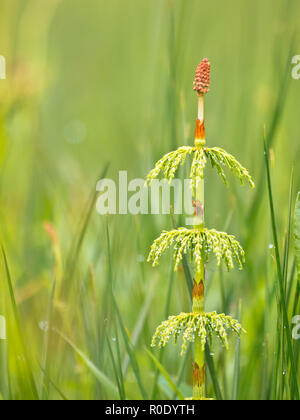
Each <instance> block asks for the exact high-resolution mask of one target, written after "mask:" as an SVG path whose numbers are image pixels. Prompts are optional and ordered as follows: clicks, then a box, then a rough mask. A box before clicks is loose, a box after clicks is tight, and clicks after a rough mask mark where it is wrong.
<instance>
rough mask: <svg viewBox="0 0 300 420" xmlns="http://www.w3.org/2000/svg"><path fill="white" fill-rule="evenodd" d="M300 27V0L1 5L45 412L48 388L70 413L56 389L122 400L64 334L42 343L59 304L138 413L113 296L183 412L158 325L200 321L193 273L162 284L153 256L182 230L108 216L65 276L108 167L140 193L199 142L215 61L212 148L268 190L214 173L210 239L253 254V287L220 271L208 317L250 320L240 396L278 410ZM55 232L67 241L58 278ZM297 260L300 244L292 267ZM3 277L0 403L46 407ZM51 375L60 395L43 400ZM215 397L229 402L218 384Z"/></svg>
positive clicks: (16, 257)
mask: <svg viewBox="0 0 300 420" xmlns="http://www.w3.org/2000/svg"><path fill="white" fill-rule="evenodd" d="M299 13H300V4H299V1H297V0H289V1H286V0H264V1H261V0H251V1H246V0H227V1H226V2H224V1H221V0H211V1H209V2H204V1H202V0H174V1H171V0H143V1H142V0H110V1H109V2H108V1H102V0H0V54H1V55H3V56H4V57H5V58H6V62H7V70H6V71H7V78H6V80H1V81H0V233H1V243H2V244H3V246H4V248H5V250H6V253H7V257H8V261H9V267H10V271H11V276H12V281H13V284H14V289H15V296H16V300H17V305H18V311H19V314H20V324H21V329H22V333H23V335H24V340H25V346H26V348H27V351H28V353H29V359H30V370H31V372H32V373H33V376H34V378H35V380H36V383H37V387H38V390H39V395H40V396H41V395H42V394H43V391H42V390H43V389H44V398H49V399H55V398H58V397H60V396H61V395H59V393H58V392H57V389H56V388H55V386H56V387H57V388H59V389H60V390H61V391H62V392H63V393H64V395H65V396H67V398H76V399H94V398H98V399H103V398H112V394H111V393H110V391H109V389H107V388H106V387H105V386H103V384H102V383H99V381H97V379H96V378H95V376H94V375H93V374H92V373H91V372H90V371H89V369H88V368H87V366H86V364H85V363H84V362H83V361H82V359H81V358H80V357H78V355H76V353H74V350H73V349H72V348H71V347H70V345H69V344H68V343H66V342H65V341H64V340H63V339H62V338H61V337H60V336H59V334H58V333H57V332H53V333H51V334H50V337H48V335H47V334H45V333H44V332H43V330H42V329H41V328H40V327H41V324H40V323H41V322H43V321H45V320H47V319H48V317H49V302H52V303H51V305H52V304H53V308H54V309H53V325H54V327H55V329H56V330H59V331H61V332H62V333H63V334H65V335H66V336H67V337H68V338H69V339H71V340H72V342H73V343H75V344H76V346H78V348H79V349H81V350H82V351H83V352H84V353H85V354H86V355H87V356H88V357H89V358H90V360H92V361H93V363H94V364H95V365H96V366H97V367H98V368H99V369H100V370H101V371H102V372H103V373H104V374H105V375H106V376H107V377H108V378H110V379H111V381H112V382H114V383H115V382H116V381H115V376H114V372H113V368H112V362H111V356H110V353H109V347H108V345H107V342H106V339H105V331H106V334H107V337H108V340H109V341H110V344H111V346H112V351H113V354H114V355H115V357H116V358H117V355H116V354H117V346H118V344H117V343H119V346H120V353H121V354H120V357H121V361H122V364H123V371H124V374H125V375H124V382H125V388H126V397H127V398H131V399H138V398H141V392H140V389H139V386H138V384H137V380H136V377H135V375H134V371H133V369H132V366H131V364H130V363H129V365H128V369H126V367H127V350H126V346H125V345H124V340H122V338H121V332H120V331H119V333H118V336H116V331H115V325H116V324H118V323H117V322H116V317H115V309H114V307H113V305H112V303H111V291H110V290H111V289H110V286H111V287H112V290H113V294H114V296H115V298H116V300H117V304H118V307H119V310H120V313H121V316H122V320H123V323H124V326H125V328H126V329H127V332H128V335H129V337H130V340H132V342H133V349H134V350H133V352H134V355H135V357H136V360H137V363H138V365H139V370H140V374H141V377H142V381H143V383H144V386H145V389H146V391H147V397H148V398H151V397H153V396H154V395H155V397H156V398H171V397H172V392H171V391H170V389H169V388H168V386H167V385H166V383H165V380H164V379H163V378H162V377H159V378H158V382H159V386H158V389H157V392H156V394H153V393H152V388H153V384H154V381H155V375H156V370H155V367H154V365H153V363H152V361H151V359H149V356H148V355H147V353H146V351H145V347H148V348H149V345H150V342H151V336H152V333H153V331H154V329H155V327H156V325H157V324H158V323H159V322H160V321H161V320H162V319H164V318H165V316H166V315H169V314H177V313H179V312H180V311H185V310H186V311H188V310H189V305H190V304H189V298H188V294H187V291H186V285H185V280H184V275H183V272H182V271H181V272H179V273H178V274H175V275H174V277H172V274H171V255H167V256H166V257H164V259H163V260H162V264H161V266H160V267H159V268H156V269H152V268H151V267H150V266H148V264H147V263H146V262H145V260H146V257H147V253H148V249H149V246H150V244H151V243H152V241H153V240H154V239H155V238H156V237H157V236H158V234H159V233H160V231H161V229H163V228H166V229H168V228H170V227H171V226H172V222H171V220H170V217H167V216H152V215H147V216H132V215H124V216H110V217H108V218H106V217H105V216H101V215H99V214H97V212H96V208H95V206H94V207H93V210H92V214H91V217H90V219H89V223H88V228H87V230H86V234H85V236H84V240H83V242H82V244H81V246H80V252H78V254H76V258H75V259H74V260H72V259H71V265H72V267H71V268H70V266H69V265H70V264H69V265H68V261H70V257H69V256H70V249H72V246H73V245H74V244H76V243H77V241H78V238H79V236H80V229H81V228H80V227H81V225H82V223H83V221H84V220H85V217H86V213H87V208H88V203H89V199H90V198H89V197H90V196H91V194H93V193H94V191H95V185H96V182H97V180H98V179H99V175H100V173H101V172H102V171H103V168H104V167H105V165H106V164H107V163H109V164H110V166H109V170H108V173H107V176H108V177H109V178H112V179H117V178H118V171H120V170H127V171H128V177H129V179H132V178H145V177H146V175H147V173H148V171H149V170H150V169H151V168H152V167H153V164H154V163H155V161H156V160H157V159H158V158H160V157H161V156H162V155H163V154H165V153H167V152H168V151H170V150H173V149H174V148H176V147H178V146H180V145H187V144H192V142H193V130H194V122H195V117H196V106H197V97H196V95H195V94H194V92H193V90H192V82H193V77H194V71H195V67H196V66H197V64H198V63H199V61H200V60H201V59H202V58H203V57H208V58H209V59H210V61H211V63H212V75H211V92H210V93H209V94H208V95H207V99H206V128H207V142H208V144H209V145H211V146H220V147H223V148H225V149H226V150H228V151H229V152H230V153H233V154H234V155H235V156H236V157H237V158H238V159H239V160H240V161H241V162H242V163H243V164H244V165H245V166H246V167H247V168H248V169H249V171H250V172H251V174H252V175H253V177H254V179H255V181H256V184H257V188H256V190H254V191H250V190H249V189H248V188H247V187H245V188H240V187H239V185H238V183H237V182H236V181H235V180H234V179H233V178H232V177H230V178H229V179H230V183H229V188H228V189H226V188H225V187H224V185H223V184H222V183H221V182H220V180H219V179H218V177H216V176H215V174H214V172H213V171H211V170H208V171H207V183H206V205H207V216H206V218H207V225H208V226H209V227H215V228H217V229H227V230H228V231H229V232H230V233H233V234H235V235H236V236H237V237H238V238H239V239H240V241H241V243H242V244H243V246H244V247H245V249H246V251H247V264H246V267H245V270H244V271H243V272H238V271H237V272H233V273H230V274H229V275H228V274H227V273H225V271H224V272H221V273H220V271H219V269H217V268H216V266H215V263H214V262H213V261H212V262H210V263H209V267H208V268H209V270H208V271H209V276H208V293H207V309H208V310H217V311H223V310H226V311H227V312H228V313H230V314H231V315H233V316H236V313H237V306H238V302H239V300H240V299H241V300H242V320H243V325H244V326H245V328H246V329H247V335H246V336H244V337H243V339H242V342H241V357H240V375H239V388H238V394H237V397H238V398H245V399H252V398H258V399H262V398H267V397H268V396H270V395H269V388H270V383H271V380H272V379H271V378H272V373H273V370H274V366H273V364H272V363H273V354H274V343H275V331H276V323H277V322H276V316H277V313H276V300H275V294H274V293H272V290H273V285H274V284H275V282H276V277H275V262H274V250H273V249H272V248H270V244H272V236H271V225H270V217H269V209H268V202H267V190H266V176H265V170H264V166H263V162H264V156H263V127H264V125H266V130H267V135H271V137H270V138H269V142H270V146H271V148H272V151H271V156H272V181H273V189H274V191H273V192H274V200H275V208H276V216H277V222H278V228H279V233H280V246H282V247H283V244H284V235H285V233H286V228H287V220H288V205H289V200H288V199H289V183H290V177H291V170H292V165H293V162H294V163H295V187H294V190H293V197H294V199H295V197H296V191H298V190H299V189H300V178H299V165H298V161H299V157H300V146H299V106H300V81H296V80H293V79H292V76H291V68H292V67H291V60H292V57H293V56H295V55H297V54H300V45H299V29H300V28H299V25H300V23H299ZM46 222H48V223H51V225H52V226H53V229H54V230H55V232H56V234H57V238H58V239H57V242H56V252H57V253H58V255H60V257H61V264H59V268H58V269H55V258H54V257H53V246H52V242H51V239H50V238H49V235H48V234H47V233H46V231H45V228H44V225H45V223H46ZM178 222H180V220H178ZM107 230H108V232H109V237H110V248H111V263H110V258H109V252H108V248H107ZM293 255H294V254H293V246H291V262H292V261H293V258H294V257H293ZM1 265H2V267H1V277H0V313H1V314H3V315H5V316H6V318H7V323H8V325H7V328H8V330H7V335H8V339H7V340H6V341H5V342H3V341H2V342H1V346H0V352H1V358H0V360H1V362H0V363H1V366H2V372H4V373H3V374H0V375H1V376H2V378H1V380H0V395H1V397H2V398H14V399H26V398H32V397H33V394H32V389H31V385H30V383H29V380H28V372H27V370H28V368H27V367H26V363H24V360H23V356H22V348H21V345H20V340H19V334H18V332H17V328H16V322H15V319H14V316H13V311H12V305H11V300H10V296H9V294H8V285H7V280H6V276H5V270H4V265H3V264H2V263H1ZM290 266H292V263H291V264H290ZM56 268H57V267H56ZM91 273H92V274H91ZM54 279H55V280H56V294H55V298H54V300H53V301H52V300H51V288H52V285H53V281H54ZM170 279H171V282H172V281H173V283H171V285H172V293H171V296H170V305H169V306H168V305H167V303H166V302H167V296H168V289H169V287H170ZM220 279H223V283H222V282H221V281H220ZM220 284H221V285H222V284H223V286H224V290H223V293H224V296H225V301H222V287H220ZM267 286H268V288H269V289H267ZM268 290H271V292H270V293H268ZM293 293H294V290H293ZM151 296H152V298H151ZM51 305H50V306H51ZM166 305H167V306H166ZM290 315H293V314H290ZM105 326H106V327H105ZM118 330H119V328H118ZM45 335H46V336H47V337H48V338H49V344H48V345H47V339H46V338H45ZM45 342H46V344H45ZM231 344H232V346H231V350H230V351H229V352H227V353H226V354H224V351H223V350H222V349H220V348H219V345H218V344H217V343H215V346H214V356H213V357H214V360H215V365H216V369H217V373H218V379H219V381H220V386H221V389H222V392H223V394H224V397H226V398H231V397H232V388H233V378H234V361H235V341H234V340H232V343H231ZM45 348H47V349H48V351H47V352H45ZM179 349H180V347H179V344H177V345H176V346H173V345H169V346H168V348H167V349H166V350H165V352H164V354H163V358H162V359H161V360H162V361H163V365H164V367H165V368H166V369H167V371H168V372H169V374H170V375H171V376H172V378H175V379H177V378H178V371H179V370H180V369H181V367H182V366H183V365H182V361H181V359H180V356H179ZM45 354H46V356H45ZM155 355H156V356H157V357H160V356H159V352H158V351H155ZM45 358H46V359H45ZM45 360H47V362H46V365H44V366H46V368H47V372H48V373H47V375H48V376H47V377H48V379H49V378H51V383H52V385H51V384H50V385H49V384H48V385H47V386H46V387H43V386H42V381H43V375H42V371H41V369H40V365H42V366H43V363H44V362H45ZM185 362H186V365H184V366H185V368H184V367H183V370H182V372H183V377H182V382H181V389H182V391H183V392H184V394H185V395H186V396H188V395H189V394H190V392H191V390H190V385H191V374H190V364H191V352H190V353H189V356H188V358H187V360H186V361H185ZM7 368H8V369H7ZM54 384H55V386H54ZM45 389H46V391H45ZM208 393H209V395H210V396H212V397H214V391H213V387H212V384H211V381H210V378H209V376H208Z"/></svg>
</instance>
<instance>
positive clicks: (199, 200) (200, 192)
mask: <svg viewBox="0 0 300 420" xmlns="http://www.w3.org/2000/svg"><path fill="white" fill-rule="evenodd" d="M199 121H200V123H201V124H204V96H203V95H199V97H198V121H197V124H198V123H199ZM195 137H196V139H195V144H196V145H197V144H199V140H200V141H202V142H203V146H204V145H205V140H204V139H203V140H201V139H199V138H198V136H197V129H196V136H195ZM201 175H202V176H201V178H200V179H199V180H198V182H197V184H196V192H195V229H199V230H201V229H203V228H204V225H205V217H204V209H205V188H204V172H203V173H202V174H201ZM204 259H205V255H204V253H203V252H202V258H201V264H200V267H199V268H198V269H196V273H195V281H194V290H193V312H196V313H204V312H205V293H204V292H205V266H204ZM202 398H205V352H204V351H203V349H202V344H201V340H200V337H199V336H196V337H195V363H194V374H193V399H194V400H199V399H202Z"/></svg>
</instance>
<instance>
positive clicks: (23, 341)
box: [1, 246, 39, 400]
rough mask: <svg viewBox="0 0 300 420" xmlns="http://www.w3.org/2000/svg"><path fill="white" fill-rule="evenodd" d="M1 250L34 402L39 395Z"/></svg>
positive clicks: (12, 288) (10, 280) (8, 273)
mask: <svg viewBox="0 0 300 420" xmlns="http://www.w3.org/2000/svg"><path fill="white" fill-rule="evenodd" d="M1 248H2V256H3V260H4V266H5V273H6V279H7V283H8V289H9V294H10V299H11V304H12V310H13V314H14V318H15V323H16V326H17V330H18V335H19V337H20V342H21V346H22V351H23V354H24V360H25V364H26V368H27V372H28V377H29V382H30V384H31V388H32V389H31V390H32V394H33V396H34V398H35V399H36V400H38V399H39V395H38V391H37V387H36V384H35V380H34V377H33V373H32V368H31V365H30V362H29V357H28V354H27V350H26V346H25V340H24V337H23V333H22V328H21V323H20V317H19V312H18V308H17V304H16V299H15V293H14V287H13V283H12V279H11V275H10V270H9V267H8V261H7V257H6V253H5V250H4V247H3V246H1Z"/></svg>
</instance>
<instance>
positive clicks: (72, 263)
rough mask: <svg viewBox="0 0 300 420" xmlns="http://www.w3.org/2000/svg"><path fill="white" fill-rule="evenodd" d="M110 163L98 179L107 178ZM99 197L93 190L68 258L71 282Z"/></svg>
mask: <svg viewBox="0 0 300 420" xmlns="http://www.w3.org/2000/svg"><path fill="white" fill-rule="evenodd" d="M109 166H110V164H109V163H107V164H106V165H105V167H104V169H103V171H102V172H101V175H100V177H99V178H98V179H100V180H101V179H103V178H105V176H106V174H107V171H108V168H109ZM97 197H98V192H97V191H96V189H95V191H94V190H93V192H92V194H91V197H90V200H89V203H88V205H87V210H86V214H85V216H84V218H83V223H82V225H81V227H80V228H79V232H78V234H77V235H76V238H77V239H76V240H75V241H74V244H75V245H74V248H73V247H72V248H71V251H70V254H69V257H68V259H67V264H66V267H67V268H66V273H65V275H64V279H65V280H67V281H68V282H70V280H71V279H72V278H73V275H74V272H75V269H76V266H77V262H78V257H79V253H80V250H81V247H82V244H83V241H84V238H85V234H86V231H87V228H88V225H89V222H90V219H91V216H92V214H93V211H94V208H95V204H96V201H97Z"/></svg>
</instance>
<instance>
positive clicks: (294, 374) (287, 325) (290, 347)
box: [264, 138, 300, 400]
mask: <svg viewBox="0 0 300 420" xmlns="http://www.w3.org/2000/svg"><path fill="white" fill-rule="evenodd" d="M264 154H265V164H266V172H267V185H268V196H269V206H270V212H271V225H272V232H273V239H274V247H275V258H276V266H277V276H278V282H279V291H280V303H281V309H282V315H283V321H284V328H285V335H286V339H287V350H288V358H289V361H290V364H291V377H292V394H295V396H296V398H297V399H298V400H299V398H300V395H299V389H298V383H297V371H296V365H295V360H294V354H293V345H292V336H291V328H290V323H289V318H288V311H287V307H286V297H285V290H284V280H283V277H282V271H281V261H280V254H279V243H278V235H277V227H276V217H275V209H274V201H273V193H272V184H271V172H270V157H269V150H268V149H267V143H266V138H265V139H264Z"/></svg>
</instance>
